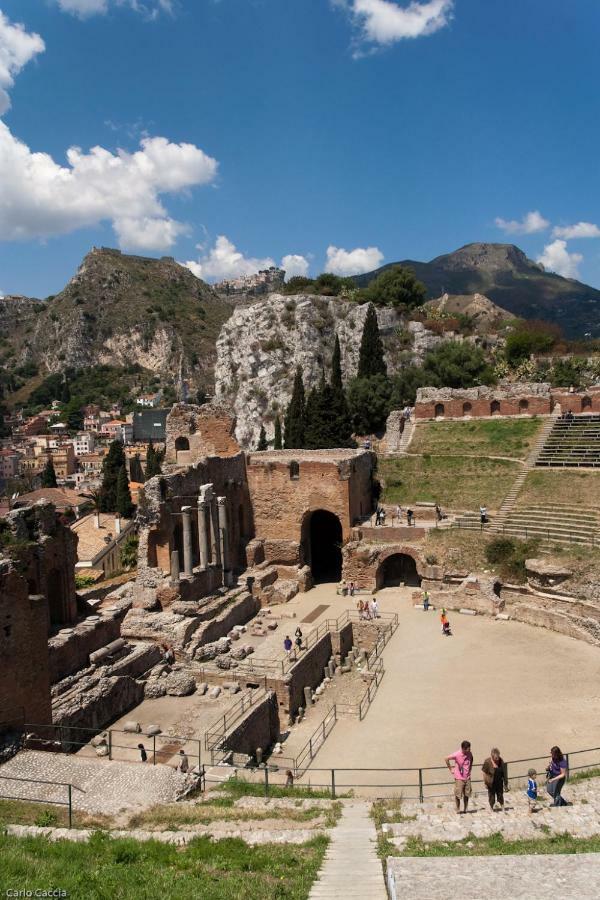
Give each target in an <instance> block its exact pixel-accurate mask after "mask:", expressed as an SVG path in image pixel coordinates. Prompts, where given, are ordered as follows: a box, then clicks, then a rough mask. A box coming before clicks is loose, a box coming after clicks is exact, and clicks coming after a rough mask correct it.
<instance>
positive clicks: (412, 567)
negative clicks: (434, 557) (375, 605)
mask: <svg viewBox="0 0 600 900" xmlns="http://www.w3.org/2000/svg"><path fill="white" fill-rule="evenodd" d="M398 558H400V559H401V558H404V560H405V562H404V569H405V571H406V572H408V573H409V574H410V576H411V577H410V578H408V579H403V580H405V581H406V583H407V584H408V585H409V586H413V587H417V586H419V585H420V584H421V571H420V570H421V567H422V565H423V561H422V559H421V556H420V554H419V552H418V551H417V550H415V548H414V547H410V546H407V545H404V544H391V545H389V546H388V547H386V548H385V549H384V550H382V551H381V553H379V556H378V559H377V569H376V572H375V590H379V589H380V588H382V587H384V586H385V580H386V576H387V575H388V574H389V570H390V569H391V568H393V566H394V560H395V559H398ZM409 560H410V561H411V562H409ZM388 561H389V562H388ZM411 563H412V564H411ZM399 565H401V563H399Z"/></svg>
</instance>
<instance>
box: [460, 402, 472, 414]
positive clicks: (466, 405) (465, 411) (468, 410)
mask: <svg viewBox="0 0 600 900" xmlns="http://www.w3.org/2000/svg"><path fill="white" fill-rule="evenodd" d="M472 412H473V404H472V403H469V401H468V400H467V402H466V403H463V407H462V413H463V416H470V415H471V413H472Z"/></svg>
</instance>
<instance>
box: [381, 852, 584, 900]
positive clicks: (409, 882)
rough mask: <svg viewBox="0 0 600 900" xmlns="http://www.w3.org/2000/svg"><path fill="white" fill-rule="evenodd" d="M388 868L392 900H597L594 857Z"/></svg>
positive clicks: (392, 863)
mask: <svg viewBox="0 0 600 900" xmlns="http://www.w3.org/2000/svg"><path fill="white" fill-rule="evenodd" d="M387 864H388V884H390V885H391V890H390V896H391V898H392V900H400V898H401V897H410V900H455V898H460V900H566V898H568V900H597V898H598V895H599V894H600V854H598V853H581V854H561V855H560V856H552V857H549V856H478V857H465V856H459V857H451V858H449V857H444V858H435V859H427V858H419V857H403V858H402V859H398V858H391V859H388V861H387ZM365 896H366V895H365Z"/></svg>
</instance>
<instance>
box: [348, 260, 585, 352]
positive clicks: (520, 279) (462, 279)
mask: <svg viewBox="0 0 600 900" xmlns="http://www.w3.org/2000/svg"><path fill="white" fill-rule="evenodd" d="M397 265H401V266H405V267H408V268H410V269H412V270H413V272H414V273H415V275H416V277H417V278H418V279H419V281H421V282H423V284H424V285H425V286H426V288H427V297H429V298H432V299H433V298H436V297H439V296H440V295H441V294H443V293H445V292H447V293H449V294H474V293H479V294H484V295H485V296H486V297H489V298H490V300H493V301H494V303H497V304H498V305H499V306H501V307H502V308H503V309H506V310H508V311H509V312H511V313H512V314H513V315H515V316H519V317H523V318H527V319H546V320H548V321H551V322H555V323H556V324H557V325H559V326H560V327H561V329H562V330H563V331H564V333H565V334H566V335H567V336H569V337H582V336H583V335H584V334H585V333H587V332H590V333H591V334H592V335H593V336H595V337H597V336H599V335H600V315H599V312H600V291H598V290H596V289H595V288H592V287H590V286H589V285H586V284H582V283H581V282H579V281H575V280H574V279H571V278H563V277H561V276H560V275H556V274H554V273H553V272H546V271H545V270H544V269H543V267H542V266H540V265H539V264H538V263H535V262H533V260H530V259H528V258H527V257H526V256H525V254H524V253H523V251H522V250H520V249H519V248H518V247H515V246H514V245H513V244H487V243H474V244H467V245H466V246H464V247H461V248H460V249H459V250H456V251H454V252H453V253H448V254H444V255H442V256H437V257H436V258H435V259H432V260H431V261H430V262H418V261H416V260H403V261H401V262H397V263H390V264H389V265H386V266H383V267H382V268H381V269H376V270H375V271H374V272H367V273H366V274H364V275H358V276H356V277H355V279H354V280H355V282H356V285H357V286H358V287H359V288H364V287H367V286H368V285H369V284H370V283H371V282H372V281H373V280H374V279H375V278H377V277H378V276H379V275H380V274H381V273H382V271H385V270H386V269H389V268H392V267H393V266H397Z"/></svg>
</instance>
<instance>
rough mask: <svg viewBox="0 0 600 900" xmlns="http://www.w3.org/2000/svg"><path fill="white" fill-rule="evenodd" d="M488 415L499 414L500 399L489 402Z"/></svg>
mask: <svg viewBox="0 0 600 900" xmlns="http://www.w3.org/2000/svg"><path fill="white" fill-rule="evenodd" d="M490 415H491V416H498V415H500V401H499V400H492V402H491V403H490Z"/></svg>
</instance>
